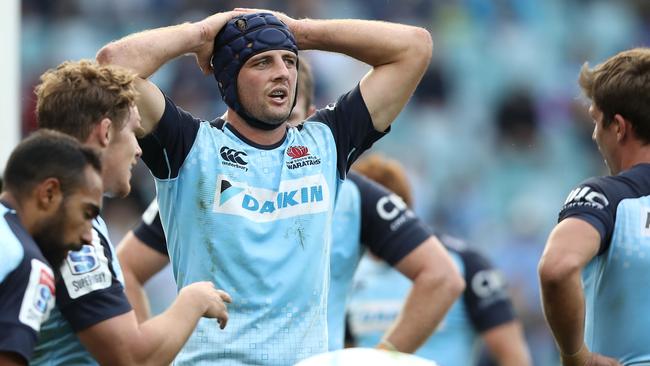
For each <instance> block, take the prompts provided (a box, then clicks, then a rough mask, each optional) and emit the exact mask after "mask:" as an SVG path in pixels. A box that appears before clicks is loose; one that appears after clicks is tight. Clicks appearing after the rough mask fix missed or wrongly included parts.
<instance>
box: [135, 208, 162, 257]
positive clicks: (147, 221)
mask: <svg viewBox="0 0 650 366" xmlns="http://www.w3.org/2000/svg"><path fill="white" fill-rule="evenodd" d="M133 234H134V235H135V237H136V238H138V239H139V240H140V241H141V242H143V243H144V244H145V245H146V246H148V247H149V248H151V249H153V250H155V251H157V252H158V253H160V254H162V255H165V256H169V254H168V253H167V240H166V239H165V232H164V231H163V227H162V223H161V222H160V212H159V210H158V204H157V202H156V200H154V201H153V202H151V205H149V208H147V210H146V211H145V213H144V214H143V215H142V221H140V224H139V225H138V226H137V227H136V228H135V229H134V230H133Z"/></svg>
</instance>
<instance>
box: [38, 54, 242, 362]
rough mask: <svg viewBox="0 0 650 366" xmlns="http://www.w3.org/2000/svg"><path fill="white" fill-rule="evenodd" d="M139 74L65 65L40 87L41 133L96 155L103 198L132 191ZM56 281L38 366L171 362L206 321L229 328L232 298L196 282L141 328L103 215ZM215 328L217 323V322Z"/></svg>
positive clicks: (46, 75)
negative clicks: (65, 137)
mask: <svg viewBox="0 0 650 366" xmlns="http://www.w3.org/2000/svg"><path fill="white" fill-rule="evenodd" d="M134 77H135V76H134V75H133V74H132V73H131V72H129V71H127V70H126V69H122V68H118V67H112V66H99V65H98V64H96V63H94V62H90V61H79V62H64V63H62V64H61V65H59V66H58V67H57V68H55V69H51V70H49V71H47V72H46V73H44V74H43V75H42V77H41V84H39V85H38V86H37V88H36V95H37V115H38V121H39V124H40V126H41V127H45V128H51V129H54V130H58V131H61V132H64V133H66V134H69V135H71V136H73V137H75V138H76V139H77V140H78V141H80V142H81V143H83V144H84V145H85V146H88V147H92V148H95V149H97V150H98V151H99V152H100V157H101V161H102V180H103V183H104V192H105V193H106V194H108V195H114V196H118V197H122V196H124V195H126V194H128V193H129V191H130V188H131V187H130V184H129V179H130V177H131V168H132V167H133V165H135V163H136V159H137V157H138V156H140V154H141V151H140V147H139V146H138V144H137V141H136V138H135V132H136V131H138V130H139V129H140V115H139V113H138V110H137V108H136V106H135V103H134V101H135V97H136V94H137V92H136V90H135V85H134ZM60 272H61V275H60V276H58V277H57V286H56V291H57V294H56V295H57V299H56V300H57V302H56V307H55V308H54V310H53V311H52V315H51V316H50V318H49V319H48V320H47V322H45V323H44V324H43V327H42V329H41V333H40V336H39V340H38V345H37V347H36V350H35V354H34V359H33V360H32V361H31V363H32V364H35V365H70V364H75V365H94V364H97V363H100V364H105V365H136V364H142V363H154V364H165V363H169V362H170V361H171V360H172V359H173V358H174V356H175V355H176V353H177V352H178V350H179V349H180V347H181V346H182V345H183V344H184V343H185V341H186V340H187V337H188V336H189V334H190V333H191V331H192V330H193V329H194V327H195V326H196V323H197V321H198V320H199V318H201V316H206V317H211V318H212V317H215V318H217V319H218V320H219V321H220V322H221V327H224V326H225V325H226V321H227V312H226V308H225V304H224V301H226V302H227V301H229V300H230V298H229V296H228V294H226V293H224V292H223V291H219V290H216V289H214V286H213V285H212V284H211V283H209V282H199V283H196V284H193V285H191V286H188V287H187V288H185V289H184V290H183V291H181V292H180V294H179V297H178V299H177V301H176V302H175V303H174V304H173V305H172V306H171V307H170V308H169V310H168V311H167V312H165V314H162V315H161V316H159V317H157V318H154V319H151V320H150V321H149V322H146V323H144V324H141V325H138V322H137V320H136V317H135V314H134V312H133V311H132V309H131V306H130V305H129V302H128V300H127V297H126V295H125V293H124V287H123V278H122V272H121V269H120V266H119V262H118V261H117V257H116V255H115V250H114V248H113V245H112V244H111V242H110V239H109V237H108V232H107V228H106V225H105V223H104V221H103V220H102V218H101V217H99V216H98V217H97V218H96V219H95V220H94V221H93V239H92V241H91V243H89V244H86V245H84V246H82V248H81V250H78V251H74V252H70V254H69V255H68V256H67V258H66V263H65V264H64V265H62V266H61V267H60ZM212 325H213V326H214V327H217V325H216V323H214V322H213V323H212Z"/></svg>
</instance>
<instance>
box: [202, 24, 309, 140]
mask: <svg viewBox="0 0 650 366" xmlns="http://www.w3.org/2000/svg"><path fill="white" fill-rule="evenodd" d="M270 50H288V51H291V52H293V53H295V54H296V55H297V54H298V46H297V45H296V40H295V38H294V36H293V34H292V33H291V31H290V30H289V28H288V27H287V26H286V25H285V24H284V23H282V21H280V19H278V18H277V17H276V16H274V15H273V14H271V13H254V14H245V15H241V16H238V17H235V18H233V19H231V20H229V21H228V22H227V23H226V25H225V26H224V27H223V28H222V29H221V30H220V31H219V33H218V34H217V36H216V37H215V39H214V51H213V54H212V68H213V70H214V77H215V79H216V80H217V83H218V85H219V92H221V98H222V99H223V101H224V102H225V103H226V105H228V106H229V107H230V108H232V109H233V110H235V111H236V112H237V113H238V114H239V115H240V116H242V117H243V118H244V120H246V121H247V122H249V123H250V124H251V125H253V126H254V127H258V128H263V129H273V128H275V127H277V125H271V124H269V123H268V122H264V121H258V120H256V119H254V118H253V117H251V116H250V115H249V114H248V113H247V112H246V111H244V109H243V107H242V106H241V104H240V102H239V98H238V96H237V76H238V75H239V71H240V70H241V68H242V66H243V65H244V64H245V63H246V61H247V60H248V59H249V58H251V57H252V56H254V55H257V54H259V53H262V52H266V51H270ZM295 99H296V98H294V105H295ZM260 124H261V125H260Z"/></svg>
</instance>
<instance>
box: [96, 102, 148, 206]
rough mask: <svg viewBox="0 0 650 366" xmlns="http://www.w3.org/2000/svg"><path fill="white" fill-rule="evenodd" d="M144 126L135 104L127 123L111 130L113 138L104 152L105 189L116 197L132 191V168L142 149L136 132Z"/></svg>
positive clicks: (130, 110)
mask: <svg viewBox="0 0 650 366" xmlns="http://www.w3.org/2000/svg"><path fill="white" fill-rule="evenodd" d="M141 128H142V126H141V125H140V113H139V112H138V108H137V107H136V106H135V105H134V106H132V107H131V108H130V109H129V113H128V114H127V117H126V123H125V124H124V127H123V128H122V129H121V130H120V131H115V130H113V129H112V130H111V136H112V138H111V140H110V142H109V145H108V147H107V148H106V151H105V153H104V154H102V165H103V174H102V175H103V179H104V190H105V191H106V192H107V193H109V194H111V195H113V196H116V197H124V196H126V195H127V194H129V192H130V191H131V183H130V181H131V169H133V167H134V166H135V164H136V163H137V159H138V157H140V155H142V150H141V149H140V146H139V145H138V140H137V139H136V134H137V133H138V131H139V130H140V129H141Z"/></svg>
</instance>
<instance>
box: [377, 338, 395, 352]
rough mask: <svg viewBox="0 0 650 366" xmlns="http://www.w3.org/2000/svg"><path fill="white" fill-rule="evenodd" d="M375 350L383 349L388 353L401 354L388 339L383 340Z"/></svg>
mask: <svg viewBox="0 0 650 366" xmlns="http://www.w3.org/2000/svg"><path fill="white" fill-rule="evenodd" d="M375 348H377V349H383V350H386V351H393V352H399V350H398V349H397V347H395V345H394V344H393V343H392V342H390V341H389V340H387V339H382V340H381V341H380V342H379V343H378V344H377V346H375Z"/></svg>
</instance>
